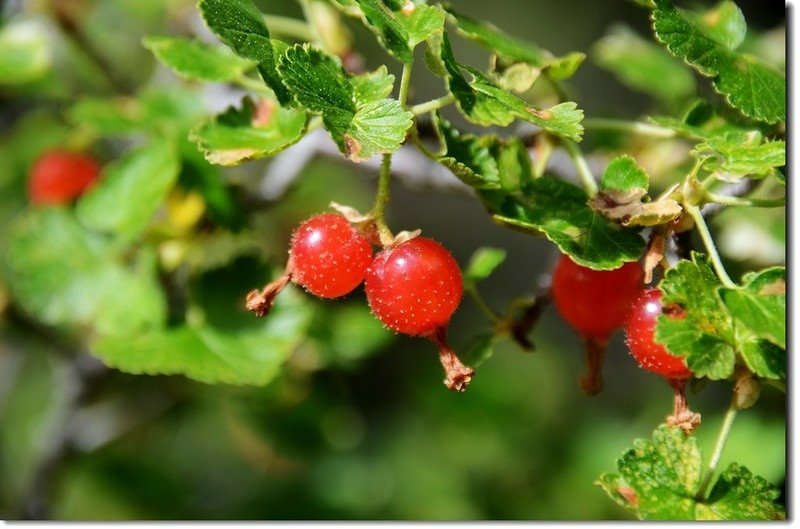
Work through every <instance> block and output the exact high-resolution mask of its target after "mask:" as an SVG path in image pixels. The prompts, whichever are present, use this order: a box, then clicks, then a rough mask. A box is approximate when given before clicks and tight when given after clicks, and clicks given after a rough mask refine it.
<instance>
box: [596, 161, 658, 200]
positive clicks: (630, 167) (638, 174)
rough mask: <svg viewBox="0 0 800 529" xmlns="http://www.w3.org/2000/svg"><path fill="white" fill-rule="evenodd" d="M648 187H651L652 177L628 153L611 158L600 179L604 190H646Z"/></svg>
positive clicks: (601, 187)
mask: <svg viewBox="0 0 800 529" xmlns="http://www.w3.org/2000/svg"><path fill="white" fill-rule="evenodd" d="M648 187H650V177H649V176H647V173H646V172H645V170H644V169H642V167H641V166H640V165H639V164H638V163H636V160H635V159H634V158H633V157H632V156H629V155H627V154H623V155H621V156H617V157H616V158H614V159H613V160H611V161H610V162H609V164H608V165H607V166H606V170H605V171H603V176H602V178H601V179H600V189H604V190H605V189H616V190H618V191H630V190H632V189H636V188H642V189H645V190H646V189H647V188H648Z"/></svg>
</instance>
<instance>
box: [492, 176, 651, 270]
mask: <svg viewBox="0 0 800 529" xmlns="http://www.w3.org/2000/svg"><path fill="white" fill-rule="evenodd" d="M588 198H589V197H588V196H587V195H586V193H585V192H584V191H583V190H582V189H581V188H579V187H577V186H575V185H573V184H570V183H568V182H565V181H564V180H561V179H558V178H554V177H549V176H544V177H541V178H537V179H535V180H533V181H532V182H531V183H530V184H529V186H528V189H527V191H526V193H525V196H524V197H522V198H516V199H511V198H510V197H509V199H508V200H506V201H505V202H504V203H503V205H502V206H501V208H500V209H499V210H496V211H495V212H494V213H495V214H494V216H493V218H494V219H495V220H496V221H498V222H500V223H502V224H506V225H508V226H510V227H513V228H517V229H520V230H522V231H526V232H532V233H535V234H539V233H544V235H545V236H547V238H548V239H550V240H551V241H553V242H554V243H556V245H558V247H559V249H560V250H561V252H562V253H564V254H567V255H569V256H570V257H571V258H572V260H573V261H575V262H576V263H578V264H580V265H581V266H586V267H589V268H592V269H595V270H613V269H615V268H619V267H620V266H622V264H623V263H626V262H629V261H636V260H637V259H638V258H639V257H640V255H641V253H642V250H644V246H645V241H644V239H642V237H641V236H640V235H639V233H638V230H632V229H626V228H622V227H620V226H619V225H618V224H616V223H613V222H611V221H609V220H607V219H605V218H604V217H602V216H601V215H600V214H598V213H596V212H594V211H593V210H592V209H591V208H590V207H589V206H588V205H587V200H588Z"/></svg>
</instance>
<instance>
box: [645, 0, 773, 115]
mask: <svg viewBox="0 0 800 529" xmlns="http://www.w3.org/2000/svg"><path fill="white" fill-rule="evenodd" d="M655 4H656V8H655V10H654V11H653V17H652V18H653V30H654V32H655V36H656V38H657V39H658V40H659V41H660V42H661V43H663V44H664V45H665V46H666V47H667V49H668V50H669V51H670V52H671V53H672V54H673V55H675V56H676V57H678V58H681V59H684V60H685V61H686V62H687V63H688V64H690V65H691V66H693V67H694V68H695V69H696V70H697V71H698V72H700V73H701V74H703V75H705V76H707V77H711V78H713V84H714V87H715V88H716V90H717V91H718V92H719V93H721V94H723V95H725V97H726V98H727V100H728V102H729V103H730V105H731V106H733V107H734V108H737V109H738V110H740V111H741V112H742V113H743V114H745V115H746V116H749V117H751V118H754V119H756V120H759V121H765V122H767V123H777V122H779V121H785V119H786V79H785V77H784V75H782V74H781V72H779V71H777V70H774V69H773V68H771V67H769V66H767V65H766V64H764V63H762V62H761V61H760V60H758V59H757V58H755V57H753V56H751V55H746V54H742V53H737V52H735V51H733V50H732V49H731V48H730V47H729V44H731V43H733V42H735V40H736V39H737V38H738V37H737V36H736V32H737V31H741V29H740V30H736V29H734V30H729V29H724V28H723V29H719V28H717V27H712V28H711V29H709V27H708V25H707V24H701V23H698V22H697V17H696V16H694V15H692V14H687V12H685V11H683V10H679V9H678V8H676V7H675V6H674V5H673V4H672V2H671V0H656V1H655ZM734 25H736V23H734Z"/></svg>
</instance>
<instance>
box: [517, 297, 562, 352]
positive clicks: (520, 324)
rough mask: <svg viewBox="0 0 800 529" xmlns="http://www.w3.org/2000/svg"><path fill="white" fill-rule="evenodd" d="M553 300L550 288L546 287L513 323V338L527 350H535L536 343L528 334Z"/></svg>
mask: <svg viewBox="0 0 800 529" xmlns="http://www.w3.org/2000/svg"><path fill="white" fill-rule="evenodd" d="M552 300H553V296H552V295H551V294H550V289H549V288H548V289H544V290H542V291H540V292H539V293H537V294H536V297H535V298H534V301H533V303H531V304H530V305H529V306H528V307H526V308H525V311H524V312H523V313H522V315H521V316H520V317H519V318H518V319H517V320H516V321H514V323H513V324H512V325H511V338H512V339H513V340H514V341H515V342H517V344H519V346H520V347H522V349H524V350H525V351H533V350H534V349H536V345H535V344H534V343H533V342H532V341H531V340H530V338H528V334H530V332H531V331H532V330H533V328H534V327H535V326H536V324H537V323H538V322H539V318H540V317H541V316H542V313H543V312H544V309H545V308H546V307H547V305H549V304H550V302H551V301H552Z"/></svg>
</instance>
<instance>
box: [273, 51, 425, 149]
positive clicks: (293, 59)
mask: <svg viewBox="0 0 800 529" xmlns="http://www.w3.org/2000/svg"><path fill="white" fill-rule="evenodd" d="M278 69H279V71H280V72H281V75H282V76H283V79H284V82H285V83H286V86H288V87H289V88H290V89H291V90H292V93H293V94H294V96H295V98H296V100H297V102H298V103H299V104H300V105H301V106H302V107H304V108H306V109H308V110H309V111H311V112H316V113H320V114H322V119H323V122H324V123H325V127H326V128H327V129H328V132H330V134H331V136H332V137H333V139H334V141H336V143H337V144H338V145H339V149H340V150H341V151H342V152H343V153H344V154H345V155H346V156H347V157H348V158H350V159H352V160H354V161H361V160H365V159H367V158H370V157H371V156H373V155H375V154H379V153H387V152H393V151H395V150H397V149H398V148H399V147H400V145H401V144H402V143H403V141H404V140H405V137H406V132H407V131H408V129H409V128H411V124H412V121H411V120H412V117H413V116H412V114H411V113H410V112H408V111H406V110H403V108H402V105H400V102H399V101H397V100H395V99H385V98H375V96H377V95H381V94H383V93H384V92H385V91H386V81H387V77H386V76H385V75H384V74H382V73H381V72H380V71H378V74H377V76H376V77H375V78H373V79H372V80H371V81H368V80H365V79H363V78H362V79H361V80H360V81H359V83H360V84H359V91H358V92H357V91H356V89H355V88H354V86H353V84H352V83H351V81H350V78H349V77H348V75H347V73H346V72H345V71H344V69H343V68H342V66H341V64H340V63H339V62H338V61H337V60H336V59H335V58H333V57H331V56H329V55H327V54H325V53H324V52H322V51H321V50H318V49H316V48H314V47H311V46H308V45H299V44H298V45H295V46H294V47H292V48H290V49H288V50H287V51H286V52H285V53H284V54H283V55H282V56H281V58H280V61H279V63H278ZM370 83H372V84H371V86H370Z"/></svg>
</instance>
